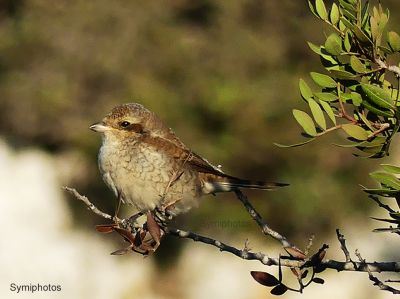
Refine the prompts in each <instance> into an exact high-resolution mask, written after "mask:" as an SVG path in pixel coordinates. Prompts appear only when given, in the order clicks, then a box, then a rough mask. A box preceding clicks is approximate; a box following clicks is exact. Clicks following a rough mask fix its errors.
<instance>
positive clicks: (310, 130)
mask: <svg viewBox="0 0 400 299" xmlns="http://www.w3.org/2000/svg"><path fill="white" fill-rule="evenodd" d="M293 116H294V118H295V119H296V121H297V122H298V123H299V125H300V126H301V127H302V128H303V130H304V132H306V133H307V134H308V135H310V136H315V135H317V130H316V128H315V125H314V122H313V120H312V118H311V117H310V116H309V115H308V114H307V113H305V112H304V111H301V110H297V109H293Z"/></svg>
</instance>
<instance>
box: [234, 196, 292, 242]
mask: <svg viewBox="0 0 400 299" xmlns="http://www.w3.org/2000/svg"><path fill="white" fill-rule="evenodd" d="M235 194H236V196H237V198H238V199H239V200H240V201H241V202H242V203H243V205H244V207H245V208H246V210H247V212H248V213H249V214H250V216H251V218H253V219H254V221H255V222H257V224H258V226H259V227H260V228H261V230H262V232H263V233H264V234H265V235H268V236H271V237H272V238H274V239H275V240H278V241H279V242H280V243H281V244H282V246H283V247H294V246H293V245H292V244H290V242H289V241H288V240H287V239H286V237H284V236H282V235H281V234H280V233H278V232H276V231H274V230H273V229H272V228H270V227H269V225H268V224H267V223H266V222H265V221H264V220H263V219H262V217H261V215H260V214H259V213H258V212H257V211H256V210H255V209H254V207H253V206H252V204H251V203H250V201H249V199H248V198H247V196H246V195H244V194H243V193H242V191H240V190H239V189H237V190H235Z"/></svg>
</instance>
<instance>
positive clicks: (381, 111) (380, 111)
mask: <svg viewBox="0 0 400 299" xmlns="http://www.w3.org/2000/svg"><path fill="white" fill-rule="evenodd" d="M362 106H364V107H365V108H367V109H368V110H369V111H370V112H371V113H373V114H375V115H378V116H384V117H393V115H394V112H392V111H391V110H386V109H383V108H377V107H375V106H373V105H372V104H370V103H369V102H368V101H363V102H362Z"/></svg>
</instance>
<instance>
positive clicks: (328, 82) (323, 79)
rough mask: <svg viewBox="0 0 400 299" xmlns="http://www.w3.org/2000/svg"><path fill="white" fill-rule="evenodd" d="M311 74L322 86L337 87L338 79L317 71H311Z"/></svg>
mask: <svg viewBox="0 0 400 299" xmlns="http://www.w3.org/2000/svg"><path fill="white" fill-rule="evenodd" d="M310 75H311V78H312V79H313V80H314V82H315V83H317V84H318V85H319V86H321V87H329V88H334V87H336V81H335V80H333V79H332V78H331V77H329V76H327V75H324V74H320V73H316V72H311V73H310Z"/></svg>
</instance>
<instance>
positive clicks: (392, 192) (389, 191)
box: [363, 189, 399, 196]
mask: <svg viewBox="0 0 400 299" xmlns="http://www.w3.org/2000/svg"><path fill="white" fill-rule="evenodd" d="M363 191H364V192H365V193H368V194H373V195H381V196H384V195H395V194H398V193H399V191H398V190H393V189H364V190H363Z"/></svg>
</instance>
